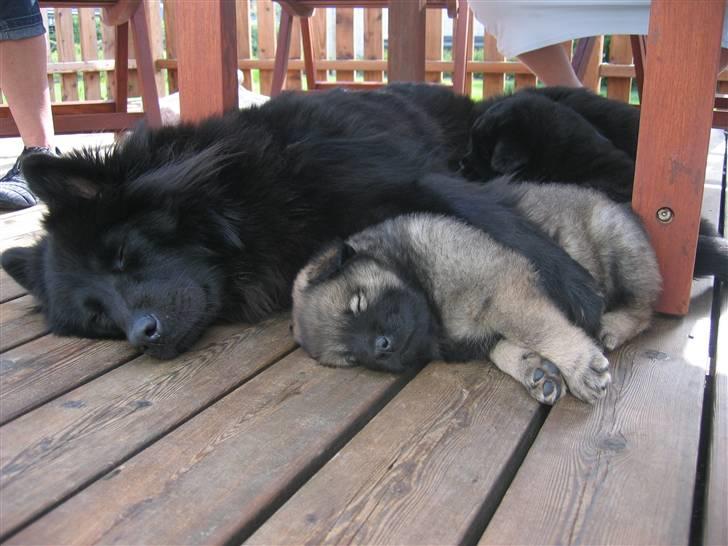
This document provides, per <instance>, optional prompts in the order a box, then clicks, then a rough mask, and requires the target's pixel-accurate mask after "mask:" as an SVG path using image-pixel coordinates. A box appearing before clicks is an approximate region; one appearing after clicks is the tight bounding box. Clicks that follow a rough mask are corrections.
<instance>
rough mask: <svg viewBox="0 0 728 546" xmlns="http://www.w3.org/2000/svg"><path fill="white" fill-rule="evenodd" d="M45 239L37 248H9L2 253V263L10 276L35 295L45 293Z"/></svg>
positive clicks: (0, 261) (0, 258)
mask: <svg viewBox="0 0 728 546" xmlns="http://www.w3.org/2000/svg"><path fill="white" fill-rule="evenodd" d="M44 251H45V239H43V240H42V241H41V242H40V243H38V244H37V245H35V246H29V247H14V248H9V249H7V250H6V251H5V252H3V253H2V257H0V263H2V267H3V269H4V270H5V271H7V272H8V274H9V275H10V276H11V277H12V278H13V279H14V280H15V282H17V283H18V284H19V285H21V286H22V287H23V288H25V289H26V290H28V291H29V292H31V293H33V294H36V295H38V294H42V293H43V292H44V288H43V287H44V285H45V282H44V280H43V263H42V262H43V254H44Z"/></svg>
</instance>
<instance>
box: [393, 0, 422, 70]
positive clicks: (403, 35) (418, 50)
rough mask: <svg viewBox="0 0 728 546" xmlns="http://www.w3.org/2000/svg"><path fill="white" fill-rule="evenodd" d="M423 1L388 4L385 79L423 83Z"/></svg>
mask: <svg viewBox="0 0 728 546" xmlns="http://www.w3.org/2000/svg"><path fill="white" fill-rule="evenodd" d="M425 4H426V1H425V0H392V1H391V2H390V3H389V51H388V59H387V79H388V81H390V82H395V81H414V82H423V81H425V25H426V20H425Z"/></svg>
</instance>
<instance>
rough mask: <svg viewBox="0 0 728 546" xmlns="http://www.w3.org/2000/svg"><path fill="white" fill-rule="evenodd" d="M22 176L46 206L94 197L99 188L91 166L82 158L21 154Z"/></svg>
mask: <svg viewBox="0 0 728 546" xmlns="http://www.w3.org/2000/svg"><path fill="white" fill-rule="evenodd" d="M21 168H22V170H23V176H25V179H26V180H27V181H28V185H29V186H30V189H31V190H32V191H33V193H35V194H36V195H37V196H38V197H40V199H41V201H43V202H44V203H45V204H46V205H48V207H49V208H50V209H53V208H55V207H56V206H59V205H63V204H68V203H71V202H78V200H89V199H94V198H96V197H97V196H98V194H99V192H100V191H101V186H100V184H99V182H98V180H96V178H97V176H96V175H95V174H96V173H94V172H93V171H94V169H93V168H92V167H91V166H89V165H87V164H86V162H85V161H84V160H83V159H80V158H67V157H55V156H52V155H48V154H32V155H29V156H27V157H25V158H23V162H22V167H21Z"/></svg>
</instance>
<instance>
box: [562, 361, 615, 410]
mask: <svg viewBox="0 0 728 546" xmlns="http://www.w3.org/2000/svg"><path fill="white" fill-rule="evenodd" d="M578 364H579V365H577V366H576V368H575V369H574V373H572V374H571V375H570V377H567V378H566V382H567V383H568V385H569V390H570V391H571V393H572V394H573V395H574V396H576V397H577V398H579V399H580V400H583V401H584V402H588V403H589V404H593V403H594V402H596V401H597V400H599V399H601V398H604V396H605V395H606V393H607V386H608V385H609V384H610V383H611V382H612V376H611V375H610V374H609V360H607V358H606V357H605V356H604V355H603V354H602V353H601V351H600V350H599V349H598V348H597V347H594V348H593V349H592V350H591V351H590V352H589V353H588V354H586V355H585V356H584V358H583V360H582V361H581V362H580V363H578Z"/></svg>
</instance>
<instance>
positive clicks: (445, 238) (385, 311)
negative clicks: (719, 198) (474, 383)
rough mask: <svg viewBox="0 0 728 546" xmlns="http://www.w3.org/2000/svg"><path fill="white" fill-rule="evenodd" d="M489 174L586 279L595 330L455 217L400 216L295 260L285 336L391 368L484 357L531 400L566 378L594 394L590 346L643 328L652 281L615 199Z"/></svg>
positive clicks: (632, 220) (555, 393) (655, 281)
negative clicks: (298, 266) (596, 302)
mask: <svg viewBox="0 0 728 546" xmlns="http://www.w3.org/2000/svg"><path fill="white" fill-rule="evenodd" d="M496 184H500V185H501V188H500V189H501V191H502V194H503V195H504V198H505V199H507V200H509V201H511V202H512V203H513V205H514V206H515V207H516V208H517V209H518V210H519V211H520V212H521V213H522V214H524V215H526V216H527V217H528V218H529V220H531V221H532V222H533V223H534V224H536V225H537V226H539V227H540V228H541V229H542V230H543V231H545V232H546V233H547V234H548V235H550V236H551V237H552V238H553V239H554V240H556V241H557V242H558V243H559V244H560V245H561V246H562V247H563V248H564V249H565V250H566V251H567V252H568V253H569V254H570V255H571V256H572V257H573V258H574V259H575V260H576V261H578V262H579V263H580V264H581V265H582V266H584V267H585V268H586V269H587V270H588V271H589V272H590V273H591V275H592V276H594V278H595V279H596V280H597V282H598V284H599V286H600V287H601V289H602V290H603V292H604V295H605V296H606V300H607V309H606V311H605V313H604V315H603V316H602V321H601V329H600V332H599V340H594V339H592V338H590V337H589V335H587V334H586V333H585V332H584V331H583V330H581V329H579V328H578V327H576V326H574V325H573V324H572V323H571V322H570V321H569V320H568V319H567V318H566V317H565V316H564V315H563V313H562V312H561V311H560V310H559V309H558V308H557V307H555V306H554V305H553V303H551V301H550V300H549V299H548V297H546V295H545V294H544V293H543V289H542V288H540V283H539V275H540V273H539V271H537V270H535V269H534V268H533V266H532V265H531V263H530V262H529V261H528V260H527V259H526V258H525V257H524V256H522V255H520V254H518V253H516V252H514V251H512V250H510V249H508V248H506V247H504V246H502V245H500V244H498V243H496V242H495V241H494V240H493V239H492V238H490V237H489V236H488V235H487V234H485V233H484V232H481V231H479V230H477V229H474V228H472V227H470V226H468V225H466V224H464V223H462V222H460V221H459V220H457V219H454V218H448V217H443V216H436V215H428V214H412V215H407V216H400V217H398V218H394V219H392V220H388V221H386V222H384V223H382V224H379V225H377V226H374V227H371V228H369V229H366V230H364V231H362V232H360V233H358V234H356V235H354V236H352V237H351V238H349V239H348V240H347V241H346V242H338V243H334V244H332V245H331V246H329V247H328V248H326V249H325V250H323V251H322V252H321V253H320V254H318V255H317V256H316V257H315V258H314V259H313V260H311V261H310V262H309V264H308V265H307V266H306V267H305V268H304V269H303V270H302V271H301V272H300V273H299V275H298V277H297V279H296V281H295V284H294V288H293V332H294V336H295V338H296V341H297V342H298V343H299V344H300V345H301V346H302V347H303V348H304V349H305V350H306V351H307V352H308V353H309V354H310V355H311V356H312V357H314V358H316V359H317V360H319V361H320V362H321V363H322V364H325V365H330V366H340V367H348V366H355V365H363V366H367V367H369V368H374V369H381V370H388V371H395V372H401V371H405V370H407V369H410V368H414V367H418V366H421V365H423V364H424V363H426V362H428V361H430V360H435V359H444V360H447V361H463V360H471V359H484V358H490V359H491V360H492V361H493V362H494V363H495V364H496V366H498V367H499V368H500V369H501V370H503V371H504V372H506V373H508V374H509V375H511V376H512V377H514V378H515V379H516V380H518V381H520V382H521V383H522V384H523V385H524V386H525V387H526V388H527V389H528V391H529V392H530V393H531V395H532V396H533V397H534V398H536V399H537V400H539V401H540V402H543V403H547V404H553V403H554V402H556V401H557V400H558V399H559V398H560V397H561V396H563V395H564V394H565V392H566V389H567V386H568V389H569V390H570V391H571V392H572V393H573V394H574V395H575V396H577V397H578V398H580V399H582V400H584V401H586V402H594V401H596V400H597V399H599V398H601V397H602V396H603V395H604V393H605V390H606V387H607V385H608V384H609V382H610V381H611V378H610V374H609V371H608V369H607V366H608V361H607V359H606V358H605V357H604V355H603V354H602V347H600V345H599V344H600V343H601V345H602V346H603V347H605V348H606V349H609V350H611V349H614V348H615V347H617V346H619V345H621V344H622V343H624V342H625V341H627V340H628V339H630V338H631V337H633V336H635V335H637V334H638V333H640V332H641V331H643V330H644V329H645V328H647V327H648V326H649V324H650V320H651V317H652V305H653V303H654V302H655V300H656V298H657V296H658V294H659V291H660V285H661V278H660V273H659V270H658V266H657V261H656V258H655V254H654V251H653V249H652V247H651V246H650V243H649V241H648V239H647V236H646V234H645V232H644V230H643V228H642V226H641V224H640V223H639V220H638V219H637V218H636V217H635V216H634V215H633V213H632V212H631V210H630V209H629V208H628V207H627V206H625V205H620V204H617V203H614V202H612V201H611V200H609V199H608V198H606V197H605V196H603V195H602V194H601V193H599V192H597V191H594V190H590V189H586V188H575V187H574V186H565V185H558V184H551V185H542V184H538V185H536V184H523V183H519V184H509V183H508V181H507V180H501V181H499V182H496Z"/></svg>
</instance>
